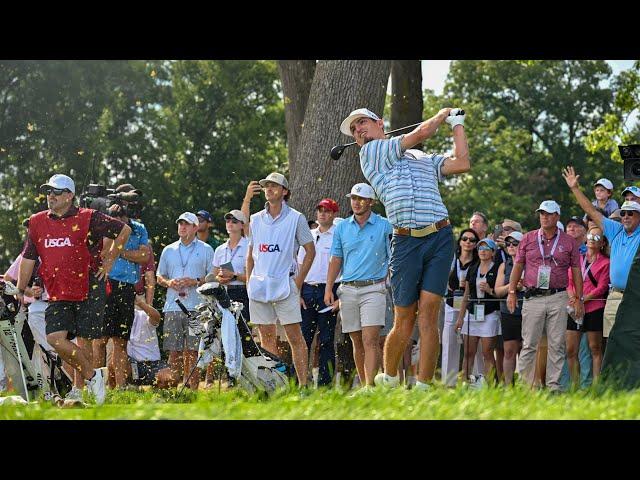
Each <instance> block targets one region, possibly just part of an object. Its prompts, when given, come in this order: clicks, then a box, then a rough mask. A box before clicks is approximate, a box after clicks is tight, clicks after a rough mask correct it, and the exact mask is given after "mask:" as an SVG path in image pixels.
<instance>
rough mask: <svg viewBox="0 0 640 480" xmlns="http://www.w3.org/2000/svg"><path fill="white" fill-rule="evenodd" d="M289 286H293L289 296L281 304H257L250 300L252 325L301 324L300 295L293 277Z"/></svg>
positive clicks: (290, 278)
mask: <svg viewBox="0 0 640 480" xmlns="http://www.w3.org/2000/svg"><path fill="white" fill-rule="evenodd" d="M289 285H290V286H291V291H290V293H289V296H288V297H287V298H285V299H284V300H280V301H279V302H270V303H265V302H256V301H255V300H252V299H251V298H249V315H250V316H251V323H253V324H255V325H276V321H278V322H279V323H280V325H290V324H292V323H301V322H302V314H301V313H300V293H299V292H298V287H296V283H295V282H294V281H293V277H289Z"/></svg>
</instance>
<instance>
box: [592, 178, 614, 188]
mask: <svg viewBox="0 0 640 480" xmlns="http://www.w3.org/2000/svg"><path fill="white" fill-rule="evenodd" d="M598 185H600V186H602V187H604V188H606V189H607V190H613V183H611V180H609V179H608V178H601V179H600V180H598V181H597V182H596V183H594V184H593V186H594V187H597V186H598Z"/></svg>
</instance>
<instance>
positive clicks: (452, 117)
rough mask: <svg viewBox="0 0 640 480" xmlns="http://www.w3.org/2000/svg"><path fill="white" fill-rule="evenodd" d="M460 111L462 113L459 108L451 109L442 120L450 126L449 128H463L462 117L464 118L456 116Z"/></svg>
mask: <svg viewBox="0 0 640 480" xmlns="http://www.w3.org/2000/svg"><path fill="white" fill-rule="evenodd" d="M460 111H462V109H461V108H452V109H450V111H449V114H448V116H447V118H446V119H445V120H444V121H445V122H447V123H448V124H449V125H451V128H453V127H455V126H456V125H462V126H464V117H465V115H458V113H459V112H460Z"/></svg>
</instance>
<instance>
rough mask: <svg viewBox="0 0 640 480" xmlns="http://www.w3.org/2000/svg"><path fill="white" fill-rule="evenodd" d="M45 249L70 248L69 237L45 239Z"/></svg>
mask: <svg viewBox="0 0 640 480" xmlns="http://www.w3.org/2000/svg"><path fill="white" fill-rule="evenodd" d="M44 246H45V248H52V247H71V246H73V245H71V240H70V239H69V237H67V238H45V239H44Z"/></svg>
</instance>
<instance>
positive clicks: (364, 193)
mask: <svg viewBox="0 0 640 480" xmlns="http://www.w3.org/2000/svg"><path fill="white" fill-rule="evenodd" d="M352 195H357V196H358V197H362V198H371V199H373V200H375V198H376V194H375V192H374V191H373V188H372V187H371V185H369V184H367V183H356V184H355V185H354V186H353V187H351V193H348V194H347V195H345V196H347V197H349V198H351V196H352Z"/></svg>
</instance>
